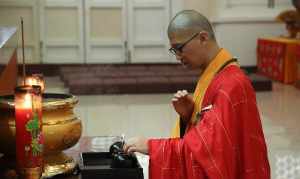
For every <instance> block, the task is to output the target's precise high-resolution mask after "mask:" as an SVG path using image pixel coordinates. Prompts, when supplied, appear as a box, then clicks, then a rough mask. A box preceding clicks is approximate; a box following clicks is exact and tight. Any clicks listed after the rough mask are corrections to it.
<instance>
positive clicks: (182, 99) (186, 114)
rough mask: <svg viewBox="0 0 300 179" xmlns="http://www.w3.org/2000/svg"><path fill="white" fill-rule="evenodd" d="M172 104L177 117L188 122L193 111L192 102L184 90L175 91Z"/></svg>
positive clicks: (191, 98)
mask: <svg viewBox="0 0 300 179" xmlns="http://www.w3.org/2000/svg"><path fill="white" fill-rule="evenodd" d="M172 104H173V106H174V109H175V111H176V112H177V113H178V115H179V116H180V117H181V118H182V119H183V120H184V121H185V122H188V121H189V120H190V117H191V116H192V113H193V111H194V100H193V97H192V96H191V95H189V94H188V92H187V91H186V90H181V91H177V93H175V94H174V97H173V98H172Z"/></svg>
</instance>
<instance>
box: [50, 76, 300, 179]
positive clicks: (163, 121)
mask: <svg viewBox="0 0 300 179" xmlns="http://www.w3.org/2000/svg"><path fill="white" fill-rule="evenodd" d="M46 86H47V87H46V89H47V90H46V92H55V93H67V92H68V89H65V88H64V86H63V83H62V82H60V80H59V78H56V77H55V78H46ZM171 97H172V94H161V95H93V96H78V98H79V104H78V105H77V107H76V110H75V112H76V113H77V115H78V116H79V117H80V118H81V119H82V122H83V126H84V129H83V135H84V136H107V135H121V134H125V135H126V136H127V138H130V137H133V136H137V135H142V136H145V137H167V136H169V134H170V130H171V128H172V126H173V124H174V121H175V118H176V113H175V112H174V110H173V109H172V106H171V104H170V100H171ZM257 101H258V105H259V110H260V112H261V116H262V123H263V128H264V133H265V136H266V140H267V144H268V150H269V159H270V163H271V169H272V179H300V137H299V129H300V90H297V89H296V88H294V87H293V86H289V85H283V84H281V83H274V89H273V91H272V92H259V93H257ZM140 158H141V161H142V165H143V166H144V169H145V174H146V175H147V157H146V156H140ZM145 178H147V176H146V177H145Z"/></svg>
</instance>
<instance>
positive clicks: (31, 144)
mask: <svg viewBox="0 0 300 179" xmlns="http://www.w3.org/2000/svg"><path fill="white" fill-rule="evenodd" d="M40 90H41V88H40V87H39V86H20V87H17V88H16V89H15V117H16V157H17V158H16V159H17V168H18V171H19V173H20V175H22V176H23V178H40V176H41V174H42V168H43V143H44V142H43V136H42V97H41V93H40Z"/></svg>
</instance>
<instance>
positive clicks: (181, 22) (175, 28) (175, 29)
mask: <svg viewBox="0 0 300 179" xmlns="http://www.w3.org/2000/svg"><path fill="white" fill-rule="evenodd" d="M201 31H206V32H207V33H208V35H209V38H210V39H211V40H215V34H214V31H213V28H212V25H211V24H210V22H209V21H208V19H207V18H206V17H205V16H203V15H202V14H200V13H199V12H197V11H194V10H184V11H181V12H179V13H177V14H176V16H175V17H174V18H173V19H172V20H171V22H170V24H169V27H168V36H169V38H170V39H171V38H173V39H175V40H176V41H178V42H182V41H185V40H187V39H188V38H190V37H191V36H193V35H195V34H196V33H199V32H201Z"/></svg>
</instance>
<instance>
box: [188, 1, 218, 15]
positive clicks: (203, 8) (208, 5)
mask: <svg viewBox="0 0 300 179" xmlns="http://www.w3.org/2000/svg"><path fill="white" fill-rule="evenodd" d="M183 2H184V9H194V10H197V11H199V12H200V13H201V14H203V15H205V16H207V17H209V18H210V17H212V16H213V15H214V12H215V10H214V9H215V0H183Z"/></svg>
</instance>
